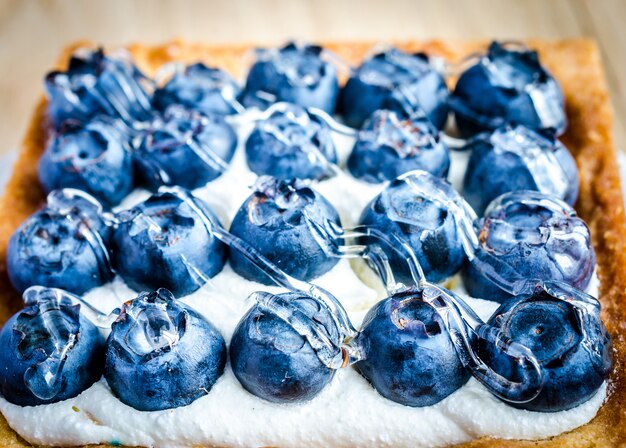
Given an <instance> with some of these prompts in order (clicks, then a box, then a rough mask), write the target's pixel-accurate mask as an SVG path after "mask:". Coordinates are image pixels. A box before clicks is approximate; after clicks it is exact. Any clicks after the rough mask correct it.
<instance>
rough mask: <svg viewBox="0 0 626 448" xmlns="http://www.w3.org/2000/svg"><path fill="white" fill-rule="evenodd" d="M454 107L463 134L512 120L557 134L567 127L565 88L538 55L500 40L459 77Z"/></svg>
mask: <svg viewBox="0 0 626 448" xmlns="http://www.w3.org/2000/svg"><path fill="white" fill-rule="evenodd" d="M450 107H451V109H452V110H453V111H454V116H455V119H456V124H457V126H458V128H459V131H460V133H461V135H462V136H464V137H469V136H472V135H474V134H477V133H479V132H483V131H491V130H494V129H496V128H499V127H501V126H503V125H505V124H508V123H511V124H522V125H524V126H526V127H528V128H530V129H534V130H550V131H551V132H556V133H557V134H562V133H563V132H564V131H565V127H566V126H567V118H566V116H565V110H564V99H563V93H562V92H561V88H560V87H559V84H558V83H557V82H556V80H555V79H554V78H553V77H552V75H551V74H550V73H549V72H548V71H547V70H546V68H545V67H543V66H542V65H541V63H540V62H539V56H538V55H537V53H536V52H535V51H530V50H528V49H526V48H521V49H520V48H516V47H513V48H512V47H511V45H506V44H500V43H498V42H493V43H492V44H491V46H490V47H489V49H488V50H487V53H486V54H485V55H483V56H482V57H481V58H480V59H479V60H478V62H477V63H476V64H475V65H473V66H472V67H470V68H469V69H467V70H466V71H465V72H464V73H463V74H462V75H461V76H460V78H459V80H458V82H457V84H456V88H455V89H454V93H453V94H452V96H451V98H450Z"/></svg>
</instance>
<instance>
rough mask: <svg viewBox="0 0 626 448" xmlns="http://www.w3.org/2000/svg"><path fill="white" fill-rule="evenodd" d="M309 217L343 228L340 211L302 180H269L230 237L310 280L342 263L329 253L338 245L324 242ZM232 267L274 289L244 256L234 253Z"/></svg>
mask: <svg viewBox="0 0 626 448" xmlns="http://www.w3.org/2000/svg"><path fill="white" fill-rule="evenodd" d="M305 215H306V216H307V217H308V219H311V220H313V221H314V222H315V223H317V224H319V225H321V226H327V225H328V224H327V222H330V223H332V224H333V225H336V226H339V227H340V226H341V221H340V219H339V214H338V213H337V211H336V210H335V209H334V208H333V206H332V205H331V204H330V202H328V201H327V200H326V199H325V198H324V197H323V196H322V195H320V194H319V193H318V192H316V191H315V190H313V189H311V188H309V187H307V186H306V185H303V184H302V183H300V182H298V181H294V182H281V181H276V180H275V179H267V180H266V182H265V184H261V186H260V187H259V188H257V191H255V192H254V193H253V194H252V195H251V196H250V197H249V198H248V199H246V201H245V202H244V203H243V204H242V205H241V207H240V208H239V210H238V211H237V214H236V215H235V217H234V218H233V221H232V223H231V226H230V233H232V234H233V235H235V236H237V237H239V238H241V239H242V240H244V241H246V242H247V243H249V244H250V245H252V246H253V247H254V248H255V249H256V250H257V251H258V252H260V253H261V255H264V256H265V257H266V258H267V259H269V261H271V262H272V263H274V264H275V265H276V266H278V267H279V268H280V269H282V270H283V271H285V272H286V273H287V274H289V275H291V276H293V277H295V278H297V279H299V280H305V281H309V280H313V279H315V278H317V277H319V276H321V275H323V274H325V273H326V272H328V271H330V270H331V269H332V268H333V267H334V266H335V265H336V264H337V262H338V261H339V258H337V257H334V256H331V255H329V254H328V252H327V251H329V250H330V248H331V246H332V245H333V244H336V242H332V241H329V242H325V241H318V240H317V239H316V238H317V237H316V236H315V235H314V234H313V232H312V231H311V229H310V228H309V225H308V224H307V222H306V219H305ZM322 245H324V246H325V247H322ZM326 245H327V247H326ZM230 264H231V266H232V267H233V269H234V270H235V272H237V273H238V274H239V275H241V276H242V277H245V278H247V279H248V280H253V281H256V282H259V283H263V284H266V285H274V281H273V280H271V279H270V278H269V277H268V276H267V275H266V274H265V273H264V272H263V271H261V270H260V269H259V268H257V267H256V266H255V265H253V264H252V263H251V262H250V261H248V259H247V258H246V257H245V256H244V255H242V254H241V253H239V252H238V251H231V252H230Z"/></svg>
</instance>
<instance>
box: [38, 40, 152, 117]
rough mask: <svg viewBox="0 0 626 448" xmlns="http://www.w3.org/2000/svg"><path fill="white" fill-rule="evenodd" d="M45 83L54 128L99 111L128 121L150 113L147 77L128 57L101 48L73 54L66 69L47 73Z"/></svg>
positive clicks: (98, 113) (92, 115) (49, 112)
mask: <svg viewBox="0 0 626 448" xmlns="http://www.w3.org/2000/svg"><path fill="white" fill-rule="evenodd" d="M45 84H46V90H47V92H48V98H49V101H50V102H49V104H48V114H49V116H50V119H51V121H52V123H53V124H54V126H55V127H57V128H59V127H60V126H61V124H62V123H63V122H64V121H65V120H68V119H72V120H78V121H83V122H87V121H89V120H90V119H92V118H93V117H94V116H96V115H101V114H102V115H108V116H111V117H117V118H121V119H123V120H124V121H125V122H126V123H127V124H132V123H133V122H134V121H135V120H145V119H146V118H148V117H149V115H150V109H151V107H150V98H149V94H148V90H150V88H151V86H150V81H149V80H148V79H146V78H145V76H144V75H143V74H142V73H141V72H140V71H139V70H138V69H137V67H135V66H134V65H133V63H132V62H131V61H129V60H127V59H122V58H113V57H110V56H105V55H104V52H103V51H102V49H99V50H96V51H89V52H86V53H83V54H75V55H74V56H72V58H71V59H70V62H69V67H68V69H67V71H53V72H50V73H48V75H47V76H46V80H45Z"/></svg>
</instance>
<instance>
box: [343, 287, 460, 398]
mask: <svg viewBox="0 0 626 448" xmlns="http://www.w3.org/2000/svg"><path fill="white" fill-rule="evenodd" d="M357 344H358V345H359V346H360V347H361V349H362V350H363V359H362V360H360V361H358V362H357V363H356V364H355V368H356V369H357V370H358V371H359V373H361V375H363V376H364V377H365V378H366V379H367V380H368V381H369V382H370V383H371V384H372V386H373V387H374V388H375V389H376V390H377V391H378V392H379V393H380V394H381V395H382V396H384V397H385V398H387V399H389V400H392V401H395V402H396V403H400V404H403V405H405V406H413V407H423V406H431V405H433V404H435V403H438V402H439V401H441V400H443V399H444V398H445V397H447V396H448V395H450V394H451V393H453V392H454V391H456V390H457V389H459V388H460V387H461V386H463V385H464V384H465V383H466V382H467V380H468V379H469V372H468V371H467V370H466V369H465V368H464V367H463V365H462V364H461V361H460V360H459V358H458V356H457V353H456V350H455V348H454V345H453V344H452V341H451V339H450V335H449V333H448V331H447V330H446V328H445V326H444V323H443V321H442V319H441V317H440V316H439V314H437V312H436V311H435V309H434V308H433V307H432V306H431V305H429V304H427V303H426V302H423V301H422V300H421V294H420V293H419V292H411V291H408V292H406V293H401V294H396V295H394V296H392V297H389V298H387V299H384V300H382V301H380V302H378V303H377V304H376V305H374V307H373V308H372V309H370V310H369V312H368V313H367V315H366V316H365V319H364V321H363V325H362V327H361V332H360V333H359V335H358V336H357Z"/></svg>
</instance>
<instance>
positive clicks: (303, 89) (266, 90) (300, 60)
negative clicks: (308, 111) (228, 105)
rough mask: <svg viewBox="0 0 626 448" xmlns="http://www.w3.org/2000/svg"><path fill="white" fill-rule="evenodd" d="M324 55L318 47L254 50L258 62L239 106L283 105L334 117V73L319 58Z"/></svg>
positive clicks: (296, 46)
mask: <svg viewBox="0 0 626 448" xmlns="http://www.w3.org/2000/svg"><path fill="white" fill-rule="evenodd" d="M323 51H324V49H323V48H322V47H319V46H315V45H296V44H295V43H293V42H291V43H288V44H287V45H285V46H284V47H283V48H280V49H271V50H257V54H258V59H257V61H256V62H255V63H254V65H252V67H251V68H250V71H249V73H248V79H247V81H246V86H245V87H244V89H243V92H242V93H241V96H240V101H241V103H242V104H243V105H244V106H245V107H258V108H259V109H266V108H267V107H268V106H269V105H271V104H272V103H276V102H280V101H285V102H288V103H293V104H297V105H298V106H302V107H305V108H308V107H315V108H318V109H322V110H324V111H326V112H328V113H333V112H334V110H335V103H336V102H337V96H338V94H339V82H338V81H337V69H336V68H335V66H334V65H333V64H331V63H330V62H328V61H326V60H324V59H323V58H322V52H323ZM264 94H265V95H267V94H269V96H271V97H273V98H271V99H270V98H267V97H265V96H264Z"/></svg>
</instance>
